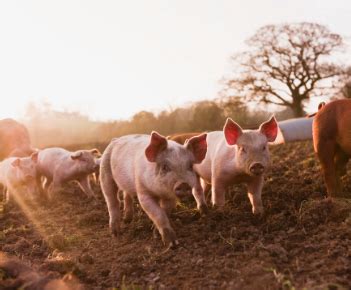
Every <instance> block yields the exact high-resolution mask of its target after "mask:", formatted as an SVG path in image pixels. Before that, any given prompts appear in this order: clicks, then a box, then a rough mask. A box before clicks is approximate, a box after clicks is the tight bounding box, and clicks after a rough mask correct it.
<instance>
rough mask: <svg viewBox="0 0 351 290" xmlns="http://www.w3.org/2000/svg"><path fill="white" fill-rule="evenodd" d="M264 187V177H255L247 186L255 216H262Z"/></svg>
mask: <svg viewBox="0 0 351 290" xmlns="http://www.w3.org/2000/svg"><path fill="white" fill-rule="evenodd" d="M262 187H263V176H258V177H255V178H254V179H253V180H252V181H251V182H250V183H248V184H247V190H248V192H247V195H248V197H249V200H250V202H251V205H252V213H253V214H262V213H263V211H264V210H263V205H262V198H261V195H262Z"/></svg>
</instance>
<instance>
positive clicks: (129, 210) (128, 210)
mask: <svg viewBox="0 0 351 290" xmlns="http://www.w3.org/2000/svg"><path fill="white" fill-rule="evenodd" d="M123 200H124V205H123V210H124V222H126V223H130V222H131V221H132V220H133V216H134V207H133V195H132V194H130V193H128V192H125V191H123Z"/></svg>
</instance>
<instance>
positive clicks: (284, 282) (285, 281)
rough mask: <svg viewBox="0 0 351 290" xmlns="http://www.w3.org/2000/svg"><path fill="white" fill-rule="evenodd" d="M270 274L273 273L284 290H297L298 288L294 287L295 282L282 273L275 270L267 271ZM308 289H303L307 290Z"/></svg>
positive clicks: (303, 289)
mask: <svg viewBox="0 0 351 290" xmlns="http://www.w3.org/2000/svg"><path fill="white" fill-rule="evenodd" d="M266 270H267V271H268V272H272V274H273V275H274V278H275V279H276V280H277V282H278V283H279V284H280V285H281V287H282V289H283V290H296V289H297V288H296V287H295V286H294V285H293V282H291V280H290V279H289V278H287V277H286V276H285V275H284V274H283V273H280V272H278V271H277V269H275V268H268V269H266ZM305 289H306V288H302V290H305Z"/></svg>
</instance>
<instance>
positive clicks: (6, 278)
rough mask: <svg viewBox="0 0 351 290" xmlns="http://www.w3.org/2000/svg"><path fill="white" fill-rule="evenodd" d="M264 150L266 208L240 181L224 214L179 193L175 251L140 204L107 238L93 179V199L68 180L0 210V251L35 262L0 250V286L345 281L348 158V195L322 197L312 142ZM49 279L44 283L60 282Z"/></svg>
mask: <svg viewBox="0 0 351 290" xmlns="http://www.w3.org/2000/svg"><path fill="white" fill-rule="evenodd" d="M271 152H272V160H273V162H272V163H273V167H272V169H271V171H270V172H269V174H268V175H267V178H266V185H265V187H264V191H263V203H264V206H265V209H266V214H265V215H264V216H263V217H262V218H255V217H254V216H252V214H251V206H250V203H249V200H248V198H247V197H246V194H245V189H244V187H242V186H236V187H234V188H233V189H232V190H231V192H230V193H229V194H228V195H227V198H226V200H227V205H226V207H225V210H224V212H223V213H220V212H216V211H214V210H211V211H210V213H209V214H208V215H207V216H204V217H202V216H200V215H198V213H197V212H196V210H194V207H195V202H194V201H193V199H192V198H191V197H189V198H186V199H184V200H181V202H180V203H179V205H178V207H177V210H176V211H175V212H174V214H173V215H172V220H173V223H174V228H175V230H176V233H177V236H178V239H179V242H180V246H179V247H178V248H176V249H174V250H168V251H165V248H164V247H163V245H162V242H161V239H160V238H159V236H156V237H154V236H153V228H152V224H151V222H150V220H149V219H148V218H147V217H146V215H145V214H144V213H143V212H142V211H141V210H140V209H139V208H138V210H137V214H136V217H135V219H134V221H133V222H132V223H131V224H129V225H124V226H123V234H122V235H121V236H120V237H119V238H118V239H116V238H112V237H111V236H110V233H109V230H108V213H107V209H106V205H105V202H104V200H103V197H102V195H101V192H100V190H99V189H98V188H97V187H96V188H95V190H96V191H97V192H98V193H99V200H98V201H94V200H87V199H86V197H85V196H84V194H83V193H82V192H81V191H80V190H79V188H78V187H77V186H76V185H74V184H72V185H70V186H69V187H68V188H67V189H66V190H65V191H64V192H62V194H61V195H60V196H57V198H56V199H55V200H54V201H53V202H52V203H50V204H28V205H27V206H24V209H20V208H18V207H12V208H10V210H9V212H8V213H4V212H2V213H0V251H1V252H3V253H5V254H6V255H7V257H10V258H13V257H17V258H18V262H19V263H22V264H23V265H22V266H21V267H22V268H24V270H23V271H24V272H26V271H27V272H30V271H33V272H32V273H30V275H29V274H23V273H22V272H23V271H22V270H21V269H22V268H20V266H19V264H14V263H15V262H14V261H11V260H10V261H8V262H6V261H5V257H4V256H1V257H0V259H1V260H0V264H1V265H0V289H17V288H18V287H19V286H21V285H27V287H28V288H29V289H30V287H31V286H30V285H31V284H30V283H31V282H29V281H34V280H36V283H38V284H36V285H32V289H37V288H38V287H39V288H40V287H43V286H42V285H45V284H46V283H47V281H49V280H51V279H55V278H58V279H60V278H63V280H64V281H65V282H64V283H66V282H67V283H68V284H70V285H71V286H70V287H71V289H79V286H78V284H80V285H81V286H80V287H81V288H82V289H111V288H112V287H116V288H118V289H145V288H147V289H302V288H306V289H351V172H350V166H349V171H348V176H346V177H344V179H343V181H344V184H345V192H346V193H349V196H348V199H347V196H345V197H346V198H338V199H336V200H335V201H334V202H333V203H330V202H327V201H325V198H324V197H325V189H324V184H323V182H322V179H321V177H320V172H319V165H318V163H317V162H316V160H315V158H314V154H313V149H312V144H311V142H301V143H292V144H286V145H279V146H276V147H272V148H271ZM23 212H25V213H23ZM27 266H29V267H27ZM38 281H39V282H38ZM59 282H60V281H59ZM61 282H62V281H61ZM26 283H27V284H26ZM40 285H41V286H40ZM57 285H61V284H56V286H53V287H51V289H55V288H63V286H62V285H61V286H57ZM72 285H73V286H72ZM47 288H48V289H50V287H49V285H48V287H47Z"/></svg>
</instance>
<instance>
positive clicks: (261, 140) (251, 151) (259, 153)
mask: <svg viewBox="0 0 351 290" xmlns="http://www.w3.org/2000/svg"><path fill="white" fill-rule="evenodd" d="M223 130H224V135H225V138H226V140H227V143H228V144H229V145H236V146H233V149H234V150H236V154H235V163H236V167H237V168H238V169H239V170H241V171H243V172H245V173H246V174H248V175H251V176H259V175H262V174H263V173H264V172H265V170H266V169H267V168H268V167H269V162H270V158H269V151H268V142H273V141H274V140H275V138H276V137H277V133H278V125H277V122H276V120H275V118H274V117H272V118H271V119H270V120H269V121H267V122H264V123H262V124H261V125H260V128H259V129H258V130H254V131H246V132H244V131H243V130H242V129H241V127H240V126H239V125H238V124H237V123H235V122H234V121H232V120H231V119H229V118H228V120H227V122H226V124H225V126H224V129H223Z"/></svg>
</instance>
